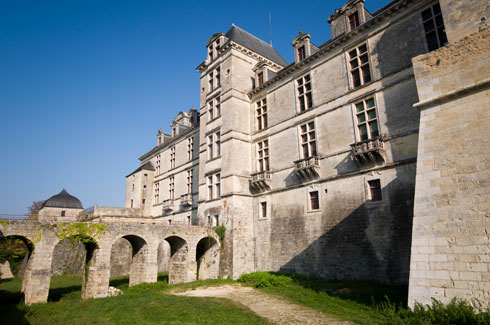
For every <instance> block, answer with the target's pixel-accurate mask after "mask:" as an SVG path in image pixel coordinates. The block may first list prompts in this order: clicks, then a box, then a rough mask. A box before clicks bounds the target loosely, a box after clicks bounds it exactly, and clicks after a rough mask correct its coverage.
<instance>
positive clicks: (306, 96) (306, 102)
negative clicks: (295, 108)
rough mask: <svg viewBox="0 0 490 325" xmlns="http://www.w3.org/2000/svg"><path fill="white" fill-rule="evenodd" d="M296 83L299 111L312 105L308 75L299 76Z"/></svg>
mask: <svg viewBox="0 0 490 325" xmlns="http://www.w3.org/2000/svg"><path fill="white" fill-rule="evenodd" d="M296 83H297V85H298V100H299V111H300V112H303V111H305V110H307V109H309V108H311V107H312V106H313V98H312V94H311V78H310V75H309V74H308V75H306V76H304V77H301V78H299V79H298V80H296Z"/></svg>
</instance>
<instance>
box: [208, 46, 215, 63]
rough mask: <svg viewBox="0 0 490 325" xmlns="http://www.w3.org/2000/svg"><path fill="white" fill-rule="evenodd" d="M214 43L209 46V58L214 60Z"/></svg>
mask: <svg viewBox="0 0 490 325" xmlns="http://www.w3.org/2000/svg"><path fill="white" fill-rule="evenodd" d="M213 51H214V49H213V44H211V45H209V47H208V53H209V60H211V61H213V59H214V53H213Z"/></svg>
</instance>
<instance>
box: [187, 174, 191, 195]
mask: <svg viewBox="0 0 490 325" xmlns="http://www.w3.org/2000/svg"><path fill="white" fill-rule="evenodd" d="M187 193H188V194H192V169H189V170H188V171H187Z"/></svg>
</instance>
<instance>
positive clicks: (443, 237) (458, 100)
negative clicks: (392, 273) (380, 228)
mask: <svg viewBox="0 0 490 325" xmlns="http://www.w3.org/2000/svg"><path fill="white" fill-rule="evenodd" d="M448 2H449V4H452V3H454V1H452V2H451V1H448ZM477 3H478V2H477V1H475V2H471V3H470V4H468V6H471V9H472V10H475V12H474V14H476V12H478V14H479V15H481V17H485V16H486V17H490V15H489V13H490V12H489V8H490V5H489V4H488V3H484V2H481V3H480V6H479V7H477V6H476V5H477ZM485 8H486V12H485ZM465 14H466V13H465V12H462V13H461V15H462V16H464V15H465ZM453 15H454V14H453ZM478 18H480V16H478ZM475 20H476V21H481V19H475ZM463 28H464V32H463V33H465V32H466V29H467V26H466V24H465V25H464V26H463ZM471 31H475V30H474V29H472V30H471ZM452 32H454V33H455V35H451V33H452ZM461 34H462V32H461V31H460V30H458V29H457V28H452V29H449V30H448V36H449V38H451V37H452V38H453V39H458V38H460V35H461ZM414 69H415V76H416V79H417V89H418V93H419V100H420V101H419V103H417V104H416V105H415V107H416V108H418V109H419V110H420V111H421V118H420V138H419V144H418V161H417V181H416V192H415V212H414V214H415V215H414V226H413V239H412V257H411V266H410V293H409V304H410V305H413V304H414V303H415V301H418V302H421V303H430V298H436V299H438V300H440V301H442V302H443V303H448V302H449V301H450V300H451V299H452V298H454V297H460V298H464V299H466V300H469V301H471V302H472V303H473V305H474V306H475V307H480V306H482V307H484V308H486V307H488V306H489V305H490V237H489V234H488V231H489V229H490V148H489V146H488V144H489V143H490V133H489V131H488V130H489V129H490V29H489V28H488V27H484V28H481V29H480V30H478V29H476V32H475V33H473V34H471V35H469V36H467V37H464V38H462V39H459V40H458V41H457V42H455V43H453V44H451V45H450V46H448V47H445V48H441V49H439V50H437V51H434V52H431V53H429V54H425V55H422V56H419V57H416V58H415V59H414Z"/></svg>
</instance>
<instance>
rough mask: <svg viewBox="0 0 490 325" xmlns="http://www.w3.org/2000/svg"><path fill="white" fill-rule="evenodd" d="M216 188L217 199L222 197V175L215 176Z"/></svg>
mask: <svg viewBox="0 0 490 325" xmlns="http://www.w3.org/2000/svg"><path fill="white" fill-rule="evenodd" d="M214 179H215V182H214V187H215V192H216V198H219V197H221V174H216V175H214Z"/></svg>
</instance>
